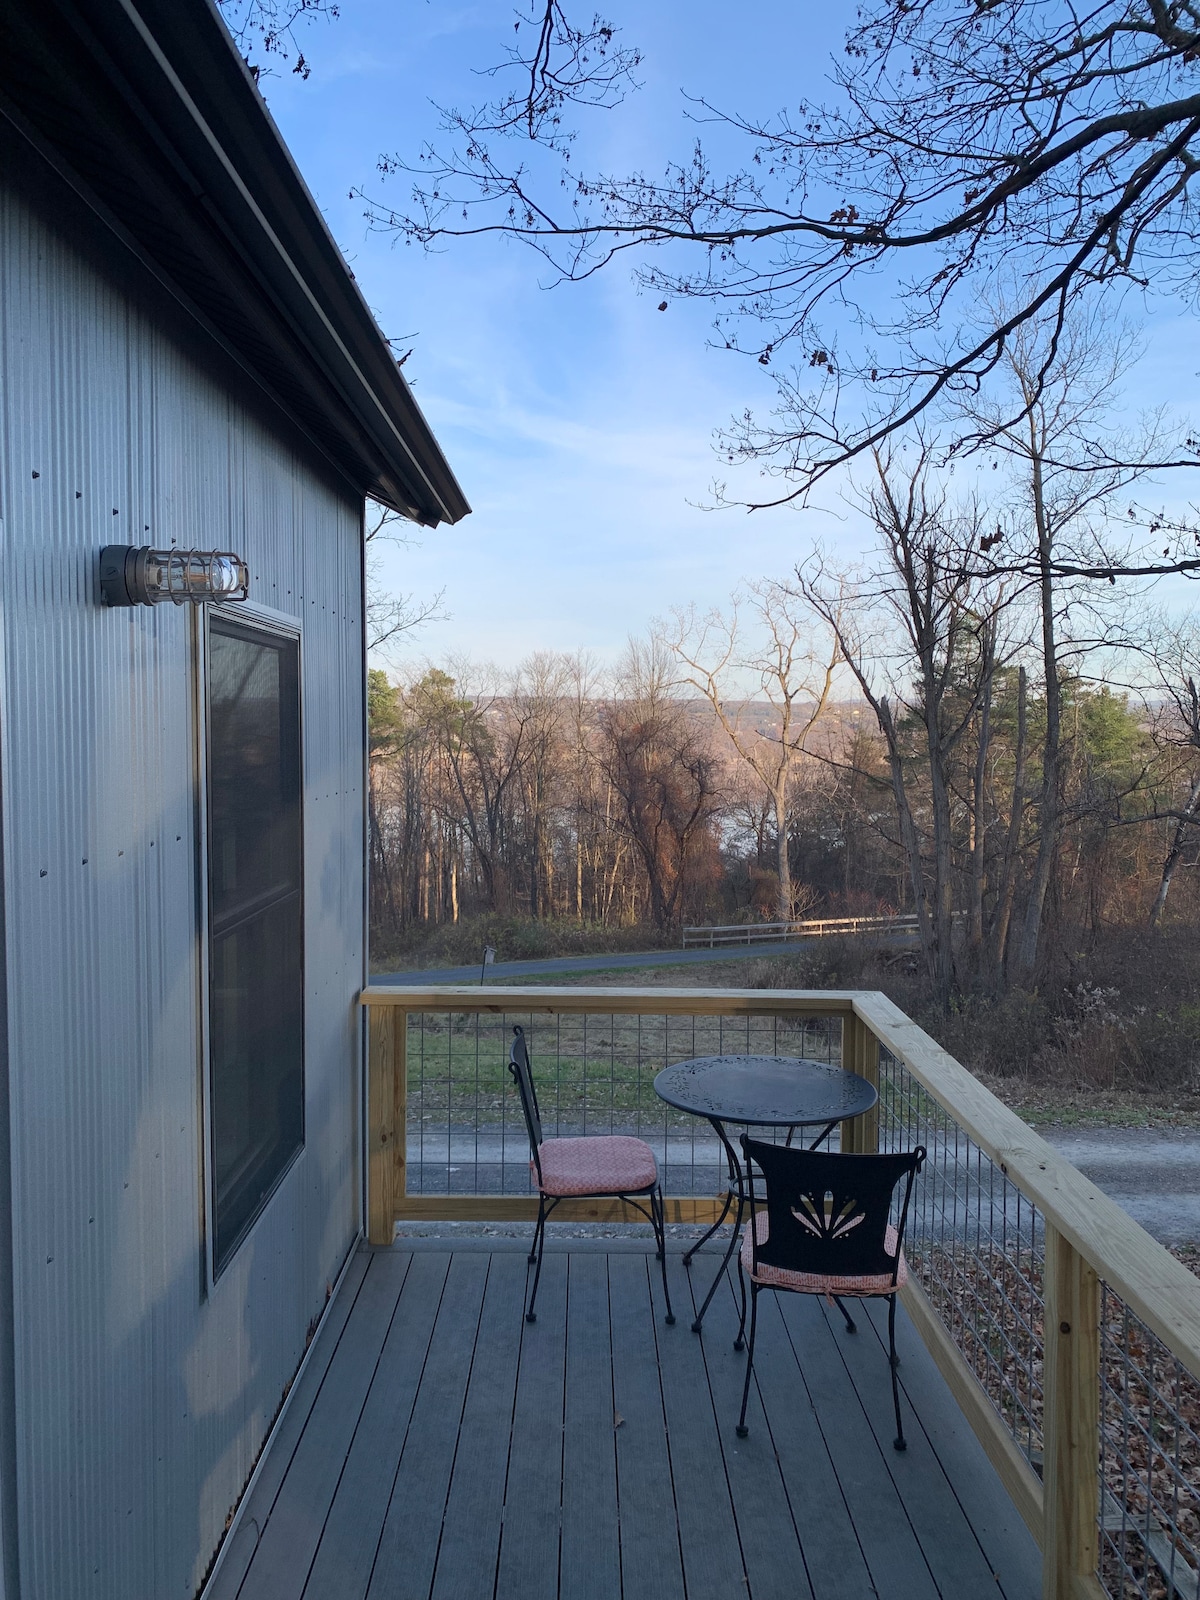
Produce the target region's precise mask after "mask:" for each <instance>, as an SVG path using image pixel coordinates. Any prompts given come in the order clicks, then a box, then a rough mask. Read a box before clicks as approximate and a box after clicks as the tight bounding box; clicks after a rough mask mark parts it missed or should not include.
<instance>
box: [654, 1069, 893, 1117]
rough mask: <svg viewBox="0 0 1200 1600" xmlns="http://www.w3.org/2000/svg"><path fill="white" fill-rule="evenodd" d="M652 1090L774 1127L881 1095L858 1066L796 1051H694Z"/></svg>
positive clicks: (855, 1109)
mask: <svg viewBox="0 0 1200 1600" xmlns="http://www.w3.org/2000/svg"><path fill="white" fill-rule="evenodd" d="M654 1090H655V1093H656V1094H657V1095H658V1096H659V1097H660V1099H663V1100H665V1101H666V1102H667V1104H668V1105H669V1106H674V1107H675V1108H676V1109H677V1110H679V1111H691V1112H694V1113H695V1114H696V1115H697V1116H701V1117H712V1118H714V1119H715V1120H716V1121H717V1122H742V1123H745V1124H747V1125H748V1126H750V1125H761V1126H764V1127H773V1128H791V1127H795V1128H799V1127H803V1126H804V1125H805V1124H807V1123H818V1122H821V1123H824V1122H841V1121H842V1120H843V1119H844V1118H846V1117H857V1116H860V1115H861V1114H862V1113H863V1112H864V1111H870V1109H871V1107H872V1106H873V1105H874V1104H875V1102H876V1100H877V1099H878V1098H879V1096H878V1094H877V1093H876V1091H875V1088H874V1086H873V1085H872V1084H870V1083H868V1082H867V1080H866V1079H865V1078H860V1077H859V1076H858V1074H857V1073H856V1072H846V1071H845V1070H844V1069H843V1068H841V1067H831V1066H829V1065H827V1063H825V1062H824V1061H806V1060H804V1059H803V1058H802V1057H796V1056H696V1057H695V1058H694V1059H693V1060H691V1061H679V1062H676V1064H675V1065H674V1066H673V1067H664V1068H663V1070H662V1071H661V1072H660V1073H659V1074H658V1075H657V1076H656V1077H655V1079H654Z"/></svg>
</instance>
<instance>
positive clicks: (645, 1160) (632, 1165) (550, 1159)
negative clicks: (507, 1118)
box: [534, 1134, 658, 1195]
mask: <svg viewBox="0 0 1200 1600" xmlns="http://www.w3.org/2000/svg"><path fill="white" fill-rule="evenodd" d="M538 1156H539V1158H540V1160H541V1163H542V1193H543V1194H553V1195H564V1194H631V1193H632V1192H633V1191H634V1190H636V1189H648V1188H650V1186H651V1185H652V1184H653V1183H655V1182H656V1181H657V1179H658V1168H657V1166H656V1165H655V1162H654V1151H653V1150H651V1148H650V1146H649V1145H648V1144H644V1143H643V1142H642V1140H641V1139H630V1138H627V1137H626V1136H624V1135H622V1134H612V1135H608V1136H605V1137H596V1138H590V1139H544V1140H543V1141H542V1143H541V1144H540V1145H539V1146H538ZM534 1177H535V1178H536V1177H537V1172H536V1169H535V1171H534Z"/></svg>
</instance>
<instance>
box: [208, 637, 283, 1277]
mask: <svg viewBox="0 0 1200 1600" xmlns="http://www.w3.org/2000/svg"><path fill="white" fill-rule="evenodd" d="M208 908H209V1060H210V1068H209V1093H210V1106H209V1138H210V1151H209V1160H210V1183H211V1186H212V1194H211V1203H212V1210H211V1216H212V1228H213V1273H214V1276H215V1275H217V1274H219V1273H220V1271H221V1269H222V1268H223V1267H224V1265H225V1264H226V1262H227V1261H228V1260H229V1258H230V1256H231V1255H232V1254H233V1252H234V1250H235V1249H236V1248H237V1246H238V1244H239V1243H240V1242H241V1240H242V1239H243V1238H244V1237H245V1235H246V1233H247V1232H248V1230H249V1228H250V1226H251V1224H252V1223H253V1222H254V1219H255V1217H257V1215H258V1214H259V1212H260V1211H261V1210H262V1208H263V1206H264V1204H265V1203H266V1201H267V1199H268V1198H269V1197H270V1195H271V1192H272V1191H273V1190H274V1188H275V1186H276V1184H277V1183H278V1182H279V1180H280V1178H281V1177H282V1176H283V1174H284V1172H285V1171H286V1170H287V1168H288V1166H289V1165H290V1163H291V1161H292V1158H293V1157H294V1156H295V1154H296V1153H297V1151H298V1150H300V1149H301V1148H302V1147H303V1144H304V1029H303V971H304V967H303V961H304V954H303V931H302V930H303V924H302V912H303V897H302V894H301V815H300V683H299V645H298V644H297V642H296V640H295V639H288V638H283V637H280V636H278V635H275V634H271V633H268V632H266V631H265V630H260V629H257V628H253V627H247V626H245V625H244V624H242V623H241V622H231V621H228V620H226V618H224V617H221V616H215V615H214V616H212V617H210V619H209V630H208Z"/></svg>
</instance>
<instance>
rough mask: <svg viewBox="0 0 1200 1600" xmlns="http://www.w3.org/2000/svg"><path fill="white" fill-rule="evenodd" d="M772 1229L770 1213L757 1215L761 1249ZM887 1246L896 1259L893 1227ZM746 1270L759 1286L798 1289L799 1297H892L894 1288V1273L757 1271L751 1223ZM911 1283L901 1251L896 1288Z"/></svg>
mask: <svg viewBox="0 0 1200 1600" xmlns="http://www.w3.org/2000/svg"><path fill="white" fill-rule="evenodd" d="M769 1225H770V1218H769V1217H768V1215H767V1213H766V1211H759V1212H756V1213H755V1217H754V1226H755V1231H756V1232H757V1234H758V1243H759V1247H760V1248H761V1247H762V1246H763V1245H764V1244H765V1243H766V1240H767V1236H768V1233H769ZM884 1246H885V1248H886V1250H887V1252H888V1254H889V1255H895V1253H896V1230H895V1228H893V1227H892V1226H891V1225H890V1224H889V1225H888V1230H887V1233H886V1234H885V1235H884ZM742 1267H743V1269H744V1271H745V1272H746V1273H747V1274H748V1275H749V1276H750V1277H751V1278H753V1280H754V1281H755V1283H761V1284H765V1285H766V1286H767V1287H768V1288H770V1289H794V1290H795V1291H796V1293H797V1294H855V1295H868V1294H891V1293H892V1287H893V1285H892V1275H891V1273H890V1272H879V1273H863V1274H860V1275H855V1274H853V1273H851V1274H848V1275H846V1276H840V1277H839V1276H835V1275H834V1274H832V1273H821V1272H792V1271H790V1270H789V1269H788V1268H787V1267H769V1266H768V1265H767V1263H766V1262H765V1261H760V1262H759V1264H758V1269H757V1271H756V1270H755V1267H754V1254H753V1246H752V1245H751V1243H750V1224H749V1223H747V1224H746V1226H745V1228H744V1229H743V1230H742ZM907 1282H908V1263H907V1262H906V1261H905V1259H904V1252H903V1251H901V1252H900V1268H899V1272H898V1273H897V1275H896V1284H895V1287H896V1288H903V1286H904V1285H905V1284H906V1283H907Z"/></svg>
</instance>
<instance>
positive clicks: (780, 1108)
mask: <svg viewBox="0 0 1200 1600" xmlns="http://www.w3.org/2000/svg"><path fill="white" fill-rule="evenodd" d="M654 1090H655V1093H656V1094H657V1095H658V1096H659V1098H660V1099H661V1100H665V1101H666V1103H667V1104H668V1105H669V1106H674V1107H675V1108H676V1110H678V1111H690V1112H691V1113H692V1115H693V1116H697V1117H707V1119H708V1120H709V1122H711V1123H712V1125H713V1128H714V1129H715V1130H716V1135H717V1138H718V1139H720V1141H721V1144H722V1145H723V1146H724V1149H725V1159H726V1161H727V1162H728V1165H729V1187H728V1189H727V1190H726V1191H725V1204H724V1205H723V1206H722V1207H721V1215H720V1216H719V1217H718V1218H717V1220H716V1221H715V1222H714V1223H713V1225H712V1227H711V1228H710V1229H709V1230H708V1232H707V1233H706V1234H705V1235H704V1237H703V1238H702V1239H700V1240H699V1241H698V1242H697V1243H696V1244H694V1245H693V1246H692V1248H691V1249H690V1250H689V1251H687V1253H686V1254H685V1255H684V1258H683V1264H684V1266H685V1267H690V1266H691V1264H692V1257H693V1256H694V1255H695V1254H696V1252H697V1250H700V1249H702V1248H703V1247H704V1245H706V1244H707V1243H708V1241H709V1240H710V1239H711V1238H712V1236H713V1234H714V1233H716V1231H717V1229H718V1228H719V1227H720V1226H721V1224H722V1223H723V1222H724V1221H725V1219H726V1217H728V1215H729V1212H730V1210H731V1208H733V1207H734V1206H736V1207H737V1214H736V1216H735V1217H734V1222H733V1236H732V1238H731V1239H730V1241H729V1244H728V1246H727V1247H726V1250H725V1254H724V1256H723V1257H722V1258H721V1265H720V1266H719V1267H718V1268H717V1275H716V1277H715V1278H714V1279H713V1281H712V1287H711V1288H710V1289H709V1291H708V1293H707V1294H706V1295H705V1297H704V1304H703V1305H702V1306H701V1307H700V1310H699V1311H698V1312H697V1313H696V1320H695V1321H694V1322H693V1323H692V1332H693V1333H699V1332H700V1326H701V1324H702V1323H703V1321H704V1313H705V1312H706V1311H707V1310H708V1308H709V1305H710V1303H711V1301H712V1297H713V1295H714V1294H716V1292H717V1285H718V1284H719V1283H720V1281H721V1278H722V1275H723V1274H724V1272H725V1268H726V1267H727V1266H728V1265H729V1261H730V1258H731V1257H732V1255H733V1252H734V1251H735V1250H736V1249H737V1246H738V1240H739V1239H740V1238H741V1232H742V1221H743V1219H744V1217H745V1214H746V1209H747V1206H748V1204H749V1197H748V1193H747V1189H746V1174H745V1171H744V1170H743V1167H742V1162H741V1157H740V1156H739V1155H738V1153H737V1151H736V1150H735V1149H734V1147H733V1144H732V1143H731V1142H730V1139H729V1136H728V1135H727V1134H726V1132H725V1124H726V1123H728V1122H732V1123H738V1124H742V1125H744V1126H746V1127H765V1128H786V1129H787V1130H788V1138H787V1142H788V1143H789V1144H791V1142H792V1135H793V1134H794V1132H795V1130H796V1129H797V1128H813V1127H819V1128H820V1130H821V1131H820V1132H819V1133H818V1134H817V1136H816V1138H815V1139H814V1140H813V1141H812V1143H811V1144H810V1146H809V1148H810V1149H814V1150H815V1149H816V1147H817V1145H819V1144H820V1143H821V1141H822V1140H823V1139H826V1138H827V1137H828V1136H829V1134H830V1133H832V1131H833V1129H834V1128H835V1127H836V1126H837V1125H838V1123H839V1122H842V1121H844V1120H846V1119H847V1118H849V1117H858V1116H861V1115H862V1113H863V1112H864V1111H870V1109H871V1107H872V1106H873V1105H874V1104H875V1102H876V1100H878V1098H879V1095H878V1092H877V1091H876V1089H875V1086H874V1084H871V1083H868V1082H867V1080H866V1078H860V1077H859V1075H858V1073H856V1072H847V1071H846V1070H845V1068H844V1067H832V1066H829V1065H827V1064H826V1063H825V1062H824V1061H806V1060H805V1059H804V1058H803V1057H796V1056H696V1057H694V1058H693V1059H692V1060H691V1061H679V1062H676V1064H675V1065H674V1066H673V1067H664V1068H663V1070H662V1071H661V1072H660V1073H658V1075H657V1076H656V1077H655V1079H654Z"/></svg>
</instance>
